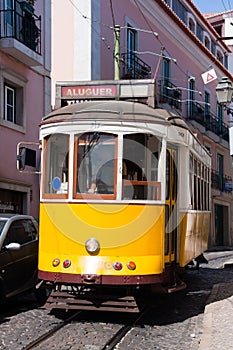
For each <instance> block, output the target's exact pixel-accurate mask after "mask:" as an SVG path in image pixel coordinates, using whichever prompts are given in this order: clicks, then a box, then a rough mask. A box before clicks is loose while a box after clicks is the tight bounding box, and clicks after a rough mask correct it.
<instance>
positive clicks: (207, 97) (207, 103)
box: [204, 91, 210, 116]
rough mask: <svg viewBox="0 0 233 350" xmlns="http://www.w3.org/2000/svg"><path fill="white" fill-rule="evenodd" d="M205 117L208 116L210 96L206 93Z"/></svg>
mask: <svg viewBox="0 0 233 350" xmlns="http://www.w3.org/2000/svg"><path fill="white" fill-rule="evenodd" d="M204 112H205V116H207V115H209V114H210V94H209V92H208V91H205V108H204Z"/></svg>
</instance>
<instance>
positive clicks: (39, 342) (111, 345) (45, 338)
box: [22, 309, 147, 350]
mask: <svg viewBox="0 0 233 350" xmlns="http://www.w3.org/2000/svg"><path fill="white" fill-rule="evenodd" d="M146 311H147V309H144V310H142V311H141V312H140V313H139V314H137V316H135V317H133V319H131V320H129V321H128V322H127V324H125V325H123V326H121V327H120V329H118V330H117V331H115V332H113V333H114V334H112V336H108V338H107V339H108V340H107V341H106V342H105V344H104V345H100V349H101V350H113V349H115V347H116V345H117V344H119V343H120V342H121V340H122V339H123V338H124V336H125V335H126V334H127V333H128V332H129V331H130V330H131V329H133V328H134V327H135V326H137V325H138V324H139V322H140V321H141V320H142V318H143V316H144V315H145V313H146ZM83 313H84V311H83V310H79V311H78V312H75V313H74V314H72V315H70V316H69V317H67V318H66V319H65V320H64V321H63V322H61V323H59V324H58V325H56V326H55V327H54V328H53V329H51V330H49V331H48V332H46V333H44V334H42V335H41V336H39V337H38V338H37V339H35V340H33V341H31V342H30V343H29V344H28V345H25V346H24V347H23V348H22V350H34V349H41V348H42V347H43V344H45V343H46V342H49V341H50V339H52V338H53V337H54V336H55V334H56V333H57V332H59V331H61V330H62V328H64V327H65V326H67V325H69V324H70V323H72V322H73V321H75V320H77V318H78V317H79V316H80V315H82V314H83Z"/></svg>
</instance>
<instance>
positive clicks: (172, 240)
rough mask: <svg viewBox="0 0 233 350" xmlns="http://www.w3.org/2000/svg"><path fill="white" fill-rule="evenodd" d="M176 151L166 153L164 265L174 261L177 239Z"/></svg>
mask: <svg viewBox="0 0 233 350" xmlns="http://www.w3.org/2000/svg"><path fill="white" fill-rule="evenodd" d="M176 202H177V150H176V149H175V148H167V152H166V201H165V245H164V249H165V252H164V253H165V263H170V262H172V261H174V260H175V253H176V239H177V206H176V204H177V203H176Z"/></svg>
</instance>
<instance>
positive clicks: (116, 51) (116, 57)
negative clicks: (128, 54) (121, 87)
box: [114, 25, 120, 80]
mask: <svg viewBox="0 0 233 350" xmlns="http://www.w3.org/2000/svg"><path fill="white" fill-rule="evenodd" d="M114 79H115V80H120V26H119V25H115V26H114Z"/></svg>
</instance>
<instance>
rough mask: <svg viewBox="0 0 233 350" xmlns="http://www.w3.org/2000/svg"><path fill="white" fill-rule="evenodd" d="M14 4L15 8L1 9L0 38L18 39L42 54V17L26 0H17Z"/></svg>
mask: <svg viewBox="0 0 233 350" xmlns="http://www.w3.org/2000/svg"><path fill="white" fill-rule="evenodd" d="M14 4H15V8H14V9H6V8H5V9H1V10H0V39H2V38H13V39H16V40H18V41H20V42H21V43H23V44H24V45H25V46H27V47H29V48H30V49H32V50H33V51H35V52H36V53H38V54H41V17H40V16H36V15H35V14H34V8H33V7H32V6H31V5H30V4H29V3H28V2H26V1H22V2H19V1H17V0H15V2H14ZM26 5H27V6H26Z"/></svg>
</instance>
